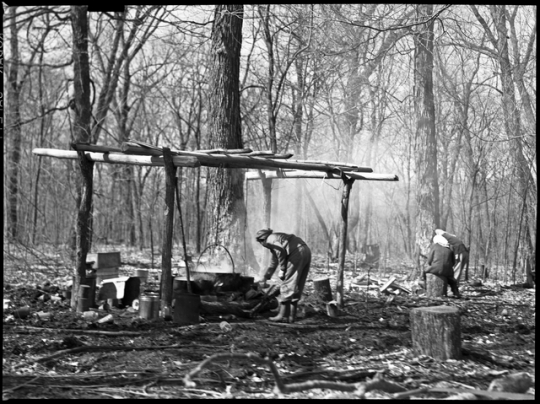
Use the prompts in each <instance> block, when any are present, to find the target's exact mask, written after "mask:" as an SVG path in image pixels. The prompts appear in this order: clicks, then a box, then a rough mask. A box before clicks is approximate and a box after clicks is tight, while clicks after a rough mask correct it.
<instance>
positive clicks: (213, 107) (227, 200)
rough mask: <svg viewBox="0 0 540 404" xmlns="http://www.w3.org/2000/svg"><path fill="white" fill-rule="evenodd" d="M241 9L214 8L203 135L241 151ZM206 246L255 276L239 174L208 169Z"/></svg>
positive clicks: (233, 7)
mask: <svg viewBox="0 0 540 404" xmlns="http://www.w3.org/2000/svg"><path fill="white" fill-rule="evenodd" d="M243 10H244V7H243V6H242V5H218V6H216V9H215V13H214V25H213V28H212V47H211V51H210V52H211V53H210V67H209V75H210V77H209V90H210V94H209V99H208V119H209V122H208V130H209V133H210V145H211V147H220V148H226V149H241V148H243V143H242V136H241V133H242V128H241V121H240V91H239V79H240V47H241V44H242V23H243ZM208 186H209V187H210V200H209V204H210V206H211V209H209V210H208V213H210V215H211V220H210V223H211V226H210V229H209V232H210V244H221V245H225V246H228V247H229V250H231V251H233V256H234V257H235V258H236V259H238V260H242V261H243V264H244V265H250V266H252V267H254V268H255V270H256V271H258V268H257V267H256V265H257V263H256V260H255V259H254V256H253V251H252V247H251V240H250V238H248V239H247V240H246V237H248V233H247V228H246V207H245V203H244V173H243V172H242V171H241V170H239V169H223V168H211V169H209V178H208Z"/></svg>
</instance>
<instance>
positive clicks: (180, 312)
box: [173, 293, 201, 324]
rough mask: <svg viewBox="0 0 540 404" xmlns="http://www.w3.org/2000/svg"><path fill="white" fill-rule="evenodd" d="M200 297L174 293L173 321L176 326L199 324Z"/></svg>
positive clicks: (191, 294) (192, 294)
mask: <svg viewBox="0 0 540 404" xmlns="http://www.w3.org/2000/svg"><path fill="white" fill-rule="evenodd" d="M200 306H201V297H200V296H199V295H196V294H194V293H175V295H174V311H173V321H174V322H175V323H178V324H199V308H200Z"/></svg>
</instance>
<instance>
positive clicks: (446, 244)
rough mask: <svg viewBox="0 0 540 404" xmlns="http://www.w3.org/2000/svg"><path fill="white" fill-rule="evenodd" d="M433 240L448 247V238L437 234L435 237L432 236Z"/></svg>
mask: <svg viewBox="0 0 540 404" xmlns="http://www.w3.org/2000/svg"><path fill="white" fill-rule="evenodd" d="M433 242H434V243H436V244H439V245H442V246H443V247H446V248H450V244H448V240H447V239H445V238H444V237H443V236H440V235H438V234H437V235H436V236H435V237H433Z"/></svg>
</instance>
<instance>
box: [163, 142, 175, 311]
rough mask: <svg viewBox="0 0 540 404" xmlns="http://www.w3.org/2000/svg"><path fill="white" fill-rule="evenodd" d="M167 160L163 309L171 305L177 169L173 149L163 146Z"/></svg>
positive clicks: (164, 156)
mask: <svg viewBox="0 0 540 404" xmlns="http://www.w3.org/2000/svg"><path fill="white" fill-rule="evenodd" d="M163 161H164V162H165V218H164V219H165V223H164V225H163V248H162V253H161V309H162V313H163V312H164V311H163V309H164V308H165V307H171V304H172V295H173V285H172V239H173V226H174V193H175V192H174V191H175V181H176V175H175V174H176V169H175V167H174V164H173V159H172V154H171V149H169V148H167V147H164V148H163Z"/></svg>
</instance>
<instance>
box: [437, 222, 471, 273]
mask: <svg viewBox="0 0 540 404" xmlns="http://www.w3.org/2000/svg"><path fill="white" fill-rule="evenodd" d="M435 234H436V235H438V236H443V237H444V238H445V239H446V240H448V243H449V244H450V247H451V248H452V251H453V252H454V254H455V255H456V265H455V266H454V278H456V281H457V283H458V284H459V281H460V280H461V274H462V273H463V270H464V269H465V267H467V268H469V249H468V248H467V247H466V246H465V244H464V243H463V241H461V240H460V239H459V238H457V237H456V236H455V235H454V234H450V233H447V232H445V231H444V230H441V229H435Z"/></svg>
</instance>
